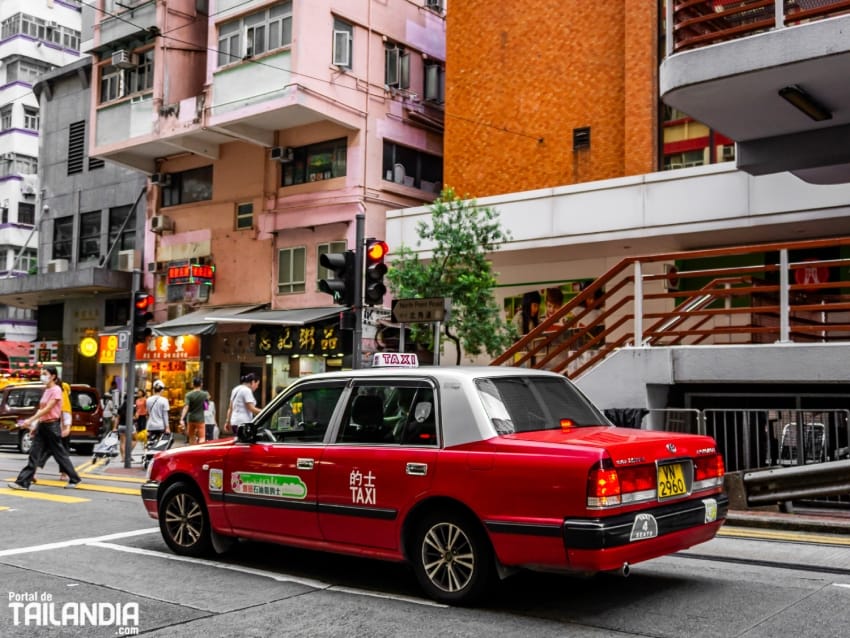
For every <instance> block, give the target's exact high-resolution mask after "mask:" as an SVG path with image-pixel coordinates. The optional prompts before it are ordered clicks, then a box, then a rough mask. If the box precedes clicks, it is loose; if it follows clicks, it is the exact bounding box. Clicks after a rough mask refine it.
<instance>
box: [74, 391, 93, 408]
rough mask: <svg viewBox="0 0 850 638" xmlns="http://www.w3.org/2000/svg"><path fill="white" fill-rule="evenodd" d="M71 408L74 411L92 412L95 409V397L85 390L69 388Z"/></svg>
mask: <svg viewBox="0 0 850 638" xmlns="http://www.w3.org/2000/svg"><path fill="white" fill-rule="evenodd" d="M71 410H73V411H74V412H94V411H95V410H97V398H96V397H95V395H94V393H93V392H89V391H87V390H73V389H72V390H71Z"/></svg>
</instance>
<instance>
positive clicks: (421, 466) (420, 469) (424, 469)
mask: <svg viewBox="0 0 850 638" xmlns="http://www.w3.org/2000/svg"><path fill="white" fill-rule="evenodd" d="M404 471H405V472H406V473H407V474H410V475H411V476H425V475H426V474H428V464H427V463H408V464H407V466H406V467H405V468H404Z"/></svg>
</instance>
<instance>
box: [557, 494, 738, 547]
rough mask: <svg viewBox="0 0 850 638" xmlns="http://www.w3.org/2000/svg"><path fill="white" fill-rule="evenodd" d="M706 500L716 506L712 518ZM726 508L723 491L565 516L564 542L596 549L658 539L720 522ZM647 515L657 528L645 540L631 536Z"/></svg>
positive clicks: (726, 503) (726, 500)
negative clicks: (622, 511)
mask: <svg viewBox="0 0 850 638" xmlns="http://www.w3.org/2000/svg"><path fill="white" fill-rule="evenodd" d="M709 499H711V500H713V501H714V502H715V503H716V506H717V512H716V516H715V518H714V521H709V520H706V511H707V505H706V502H705V501H707V500H709ZM728 511H729V498H728V497H727V496H726V495H725V494H713V495H711V496H709V497H706V498H697V499H690V500H687V501H684V502H679V503H673V504H670V505H661V506H659V507H654V508H652V509H644V510H639V511H636V512H630V513H628V514H621V515H618V516H608V517H604V518H603V517H599V518H568V519H565V520H564V525H563V537H564V544H565V546H566V547H567V549H568V550H569V549H577V550H582V549H590V550H600V549H610V548H613V547H620V546H623V545H630V544H633V543H639V542H642V541H643V540H649V539H650V538H662V537H664V536H666V535H670V534H674V533H676V532H681V531H683V530H686V529H689V528H695V527H700V526H703V525H708V524H711V523H714V522H722V521H723V520H724V519H725V518H726V514H727V512H728ZM647 514H648V515H650V516H651V517H652V519H654V521H655V525H657V530H653V531H654V532H655V533H654V534H653V535H652V536H651V537H647V538H646V539H642V538H633V534H634V532H635V525H636V521H637V520H638V517H639V515H647ZM645 520H647V519H645ZM650 527H651V525H650ZM638 536H640V533H639V532H638Z"/></svg>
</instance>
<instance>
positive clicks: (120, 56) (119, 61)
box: [112, 49, 136, 69]
mask: <svg viewBox="0 0 850 638" xmlns="http://www.w3.org/2000/svg"><path fill="white" fill-rule="evenodd" d="M135 57H136V56H134V55H133V54H132V53H130V52H129V51H128V50H127V49H118V50H117V51H115V52H114V53H113V54H112V66H117V67H118V68H119V69H132V68H134V67H135V66H136V61H135V59H134V58H135Z"/></svg>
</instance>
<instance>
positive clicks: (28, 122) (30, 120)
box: [24, 106, 38, 131]
mask: <svg viewBox="0 0 850 638" xmlns="http://www.w3.org/2000/svg"><path fill="white" fill-rule="evenodd" d="M24 128H25V129H27V130H30V131H37V130H38V109H37V108H34V107H32V106H25V107H24Z"/></svg>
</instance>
